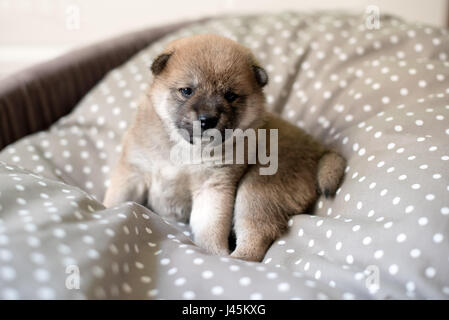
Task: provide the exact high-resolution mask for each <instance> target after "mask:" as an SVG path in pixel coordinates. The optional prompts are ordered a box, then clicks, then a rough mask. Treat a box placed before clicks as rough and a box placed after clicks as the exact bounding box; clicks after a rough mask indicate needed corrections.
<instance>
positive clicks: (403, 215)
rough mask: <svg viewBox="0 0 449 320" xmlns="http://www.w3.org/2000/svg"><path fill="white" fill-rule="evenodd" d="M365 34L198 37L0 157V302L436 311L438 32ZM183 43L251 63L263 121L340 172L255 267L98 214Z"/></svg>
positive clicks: (150, 223) (333, 19)
mask: <svg viewBox="0 0 449 320" xmlns="http://www.w3.org/2000/svg"><path fill="white" fill-rule="evenodd" d="M369 27H370V26H369V25H367V24H366V23H365V18H364V17H363V16H357V15H347V14H342V13H329V12H317V13H309V14H302V13H293V12H287V13H281V14H269V15H268V14H267V15H256V16H236V17H226V18H217V19H214V20H212V21H209V22H205V23H198V24H195V25H193V26H190V27H186V28H183V29H182V30H181V31H177V32H174V33H172V34H170V35H169V36H166V37H164V38H163V39H161V40H159V41H157V42H156V43H155V44H153V45H150V46H149V47H148V48H145V49H144V50H142V51H141V52H139V53H138V54H137V55H136V56H134V57H133V58H131V59H130V60H129V61H128V62H127V63H125V64H124V65H123V66H121V67H119V68H116V69H114V70H113V71H111V72H110V73H109V74H108V75H107V76H106V77H105V78H104V79H103V80H102V81H100V82H99V83H98V85H97V86H96V87H95V88H94V89H92V90H91V91H90V92H89V93H88V94H87V95H86V96H85V98H84V99H83V100H82V101H81V102H80V103H79V105H78V106H77V108H76V109H75V110H74V111H73V112H72V113H71V114H70V115H68V116H66V117H64V118H62V119H61V120H60V121H58V122H57V123H56V124H55V125H53V126H52V127H51V128H50V129H49V130H48V131H45V132H41V133H38V134H34V135H31V136H28V137H26V138H24V139H22V140H20V141H18V142H16V143H14V144H12V145H10V146H8V147H7V148H5V149H4V150H3V151H2V152H1V154H0V160H1V162H0V298H2V299H22V298H31V299H53V298H57V299H65V298H68V299H107V298H120V299H130V298H138V299H372V298H374V299H407V298H418V299H422V298H426V299H427V298H431V299H448V298H449V272H448V270H449V241H448V240H449V228H448V227H449V200H448V199H449V178H448V164H449V124H448V123H449V122H448V119H449V81H448V79H449V62H448V61H447V59H448V54H449V36H448V32H447V30H446V29H439V28H434V27H429V26H424V25H419V24H413V23H406V22H404V21H402V20H400V19H399V18H395V17H391V16H383V17H382V19H381V21H380V28H379V29H373V30H370V29H368V28H369ZM197 33H217V34H221V35H224V36H227V37H230V38H233V39H234V40H237V41H239V42H241V43H242V44H244V45H246V46H248V47H249V48H251V49H252V50H253V51H254V52H255V54H256V56H257V58H258V59H259V60H260V63H261V64H262V65H264V66H265V68H266V70H267V71H268V73H269V76H270V83H269V85H268V87H267V88H266V95H267V107H268V108H269V109H270V110H272V111H275V112H278V113H279V114H281V115H282V116H283V117H284V118H285V119H287V120H289V121H291V122H292V123H295V124H296V125H298V126H300V127H302V128H303V129H305V130H306V131H307V132H309V133H310V134H312V135H313V136H315V137H316V138H318V139H320V140H321V141H322V142H324V143H326V144H327V145H329V146H330V147H333V148H335V149H336V150H338V151H339V152H340V153H342V154H343V155H344V156H345V157H346V158H347V159H348V166H347V169H346V179H345V181H344V183H343V185H342V187H341V188H340V189H339V190H338V192H337V195H336V197H335V198H334V199H324V198H322V199H320V200H319V201H318V203H317V204H316V207H315V208H314V209H313V211H311V212H309V214H302V215H296V216H293V217H292V218H291V220H290V221H289V229H288V232H287V233H286V234H285V235H284V236H283V237H281V238H280V239H278V240H277V241H275V242H274V243H273V244H272V246H271V247H270V249H269V250H268V252H267V254H266V256H265V258H264V260H263V262H262V263H251V262H244V261H240V260H234V259H231V258H228V257H217V256H210V255H208V254H206V253H205V252H204V251H203V250H202V249H200V248H198V247H197V246H195V245H194V243H193V242H192V241H191V234H190V230H189V228H188V226H186V225H184V224H182V223H175V222H169V221H164V220H163V219H162V218H161V217H159V216H158V215H157V213H154V212H151V211H150V210H148V209H147V208H144V207H143V206H140V205H138V204H135V203H124V204H122V205H121V206H118V207H115V208H111V209H105V208H104V206H103V205H102V204H101V200H102V198H103V195H104V192H105V189H106V187H107V185H108V174H109V172H110V169H111V167H112V166H113V164H114V162H115V161H116V160H117V156H118V154H119V151H120V139H121V136H122V134H123V133H124V131H125V130H126V128H127V126H128V125H129V124H130V121H131V119H132V115H133V112H134V110H135V109H136V107H137V103H138V97H139V95H141V94H142V92H143V91H144V90H145V88H146V87H147V83H148V82H149V80H150V77H151V75H150V72H149V71H148V66H149V64H150V63H151V61H152V59H153V58H154V57H155V56H156V55H157V54H158V53H159V52H160V51H161V49H162V48H163V47H164V46H165V44H166V43H167V42H169V41H171V40H173V39H176V38H179V37H182V36H188V35H193V34H197ZM149 138H151V137H149Z"/></svg>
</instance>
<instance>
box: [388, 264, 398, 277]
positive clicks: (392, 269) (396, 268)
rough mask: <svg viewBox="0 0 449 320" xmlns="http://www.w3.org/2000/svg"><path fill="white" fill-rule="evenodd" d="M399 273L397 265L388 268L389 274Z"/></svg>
mask: <svg viewBox="0 0 449 320" xmlns="http://www.w3.org/2000/svg"><path fill="white" fill-rule="evenodd" d="M398 271H399V267H398V266H397V265H396V264H392V265H391V266H390V267H389V268H388V272H389V273H390V274H391V275H395V274H397V273H398Z"/></svg>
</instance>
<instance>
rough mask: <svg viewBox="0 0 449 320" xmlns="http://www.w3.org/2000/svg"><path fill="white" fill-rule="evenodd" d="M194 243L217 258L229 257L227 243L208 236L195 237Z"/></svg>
mask: <svg viewBox="0 0 449 320" xmlns="http://www.w3.org/2000/svg"><path fill="white" fill-rule="evenodd" d="M194 241H195V243H196V245H198V246H199V247H201V248H203V249H205V250H206V251H207V252H208V253H210V254H213V255H217V256H228V255H229V247H228V243H227V241H219V240H218V239H214V238H213V237H211V236H207V235H195V236H194Z"/></svg>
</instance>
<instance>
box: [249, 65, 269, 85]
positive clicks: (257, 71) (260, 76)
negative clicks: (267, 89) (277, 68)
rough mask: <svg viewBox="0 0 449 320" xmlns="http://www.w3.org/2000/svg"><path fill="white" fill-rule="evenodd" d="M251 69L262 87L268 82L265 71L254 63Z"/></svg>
mask: <svg viewBox="0 0 449 320" xmlns="http://www.w3.org/2000/svg"><path fill="white" fill-rule="evenodd" d="M253 71H254V75H255V77H256V81H257V83H258V84H259V86H260V87H264V86H265V85H266V84H267V83H268V74H267V72H266V71H265V70H264V69H263V68H261V67H259V66H256V65H254V66H253Z"/></svg>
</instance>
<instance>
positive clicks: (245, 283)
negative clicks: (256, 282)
mask: <svg viewBox="0 0 449 320" xmlns="http://www.w3.org/2000/svg"><path fill="white" fill-rule="evenodd" d="M239 283H240V285H242V286H248V285H250V284H251V279H250V278H248V277H243V278H240V280H239Z"/></svg>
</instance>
